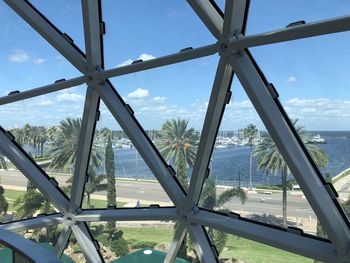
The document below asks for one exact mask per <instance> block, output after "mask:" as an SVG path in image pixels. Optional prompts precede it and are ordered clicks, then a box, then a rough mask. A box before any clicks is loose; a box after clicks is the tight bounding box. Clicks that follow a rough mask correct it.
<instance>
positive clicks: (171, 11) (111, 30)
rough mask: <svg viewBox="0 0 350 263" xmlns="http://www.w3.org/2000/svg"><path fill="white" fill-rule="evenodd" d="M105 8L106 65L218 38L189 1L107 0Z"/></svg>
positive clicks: (158, 55)
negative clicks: (209, 29) (213, 35)
mask: <svg viewBox="0 0 350 263" xmlns="http://www.w3.org/2000/svg"><path fill="white" fill-rule="evenodd" d="M102 10H103V12H102V13H103V20H104V22H105V23H106V35H105V36H104V47H105V54H106V58H105V64H106V68H111V67H113V68H114V67H116V66H121V65H127V64H130V63H131V62H132V61H135V60H139V59H142V60H148V59H152V58H154V57H160V56H164V55H168V54H171V53H177V52H179V51H180V50H181V49H183V48H187V47H193V48H195V47H200V46H204V45H209V44H213V43H215V42H216V39H214V37H212V36H211V34H210V32H209V31H208V30H207V28H206V27H205V26H204V24H203V23H202V21H201V20H200V19H199V18H198V17H197V16H196V14H195V13H194V12H193V10H192V9H191V7H190V6H189V5H188V4H187V3H186V1H160V0H156V1H151V2H150V1H113V0H104V1H102ZM146 10H147V11H146Z"/></svg>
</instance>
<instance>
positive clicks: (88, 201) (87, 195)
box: [86, 193, 91, 208]
mask: <svg viewBox="0 0 350 263" xmlns="http://www.w3.org/2000/svg"><path fill="white" fill-rule="evenodd" d="M86 197H87V200H86V204H87V207H88V208H91V203H90V194H89V193H86Z"/></svg>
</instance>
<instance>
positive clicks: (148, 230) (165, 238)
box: [118, 227, 174, 244]
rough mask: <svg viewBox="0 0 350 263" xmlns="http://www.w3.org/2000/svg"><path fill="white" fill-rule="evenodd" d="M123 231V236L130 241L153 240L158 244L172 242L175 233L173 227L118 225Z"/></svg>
mask: <svg viewBox="0 0 350 263" xmlns="http://www.w3.org/2000/svg"><path fill="white" fill-rule="evenodd" d="M118 229H119V230H122V231H123V233H124V234H123V237H124V238H125V239H126V240H127V241H128V243H132V242H141V241H153V242H156V243H157V244H164V243H166V244H170V243H171V241H172V239H173V235H174V228H173V227H118Z"/></svg>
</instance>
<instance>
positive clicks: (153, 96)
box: [0, 0, 350, 130]
mask: <svg viewBox="0 0 350 263" xmlns="http://www.w3.org/2000/svg"><path fill="white" fill-rule="evenodd" d="M31 2H32V3H33V4H34V5H35V6H36V7H37V8H38V9H39V10H40V11H41V12H42V13H43V14H45V15H46V16H47V17H48V18H49V19H50V20H51V21H52V22H53V23H54V24H55V25H56V26H57V27H58V28H59V29H61V31H63V32H66V33H68V34H69V35H70V36H71V37H72V38H73V39H74V41H75V43H76V44H77V45H78V46H79V47H80V48H81V49H82V50H84V49H85V47H84V39H83V24H82V15H81V6H80V1H77V0H74V1H68V0H62V1H53V0H51V1H39V0H35V1H33V0H32V1H31ZM102 3H103V18H104V21H105V23H106V29H107V34H106V35H105V37H104V46H105V67H106V68H114V67H117V66H120V65H125V64H128V63H130V62H131V61H132V60H136V59H140V58H141V59H144V60H146V59H152V58H155V57H160V56H164V55H167V54H170V53H176V52H178V51H179V50H180V49H182V48H185V47H189V46H192V47H194V48H195V47H200V46H203V45H208V44H212V43H215V39H214V38H213V37H212V36H211V34H210V33H209V31H208V30H207V29H206V27H205V26H204V25H203V24H202V22H201V21H200V20H199V18H198V17H197V16H196V15H194V12H193V11H192V9H191V8H190V6H189V5H188V4H187V3H186V1H175V0H172V1H161V0H157V1H156V0H139V1H126V0H125V1H113V0H103V1H102ZM223 3H224V1H218V4H219V6H221V7H222V8H223ZM347 14H350V1H348V0H342V1H334V0H333V1H332V0H310V1H301V0H298V1H297V0H295V1H272V0H264V1H259V0H252V1H251V8H250V15H249V20H248V21H249V22H248V28H247V34H256V33H259V32H265V31H270V30H274V29H279V28H283V27H285V26H286V25H287V24H289V23H291V22H294V21H297V20H305V21H306V22H312V21H317V20H321V19H327V18H331V17H334V16H342V15H347ZM0 34H1V36H2V41H1V49H0V69H1V72H2V74H1V78H0V95H1V96H3V95H6V94H7V93H8V92H9V91H12V90H27V89H31V88H35V87H38V86H42V85H46V84H49V83H52V82H54V81H55V80H57V79H61V78H66V79H68V78H72V77H76V76H80V73H79V72H78V71H77V70H75V69H74V67H72V66H71V65H70V64H69V63H68V62H67V61H66V60H65V59H64V58H63V57H62V56H61V55H60V54H59V53H58V52H57V51H55V49H54V48H52V47H51V46H50V45H49V44H48V43H47V42H46V41H45V40H44V39H42V38H41V37H40V36H39V35H38V34H37V33H36V32H35V31H34V30H33V29H31V28H30V27H29V26H28V25H27V24H26V23H25V22H24V21H22V20H21V19H20V17H19V16H18V15H17V14H15V13H14V12H13V11H12V10H11V9H10V8H9V7H7V5H6V4H5V3H3V2H0ZM349 37H350V34H349V33H348V32H346V33H338V34H333V35H329V36H321V37H315V38H311V39H305V40H297V41H293V42H289V43H280V44H275V45H267V46H263V47H256V48H252V49H251V52H252V54H253V55H254V57H255V58H256V60H257V62H258V64H259V66H260V67H261V69H262V70H263V72H264V73H265V75H266V77H267V78H268V80H269V81H270V82H272V83H274V85H275V87H276V88H277V89H278V91H279V93H280V99H281V101H282V104H283V105H284V106H285V108H286V110H287V112H288V113H289V115H290V116H291V117H292V118H299V119H300V122H301V123H303V124H304V125H305V126H306V128H307V129H309V130H350V128H349V127H350V96H349V88H350V87H349V86H350V83H349V80H348V79H349V78H348V74H347V73H348V72H349V61H350V50H349V45H348V43H349V41H348V40H349ZM218 60H219V56H218V55H213V56H210V57H206V58H201V59H197V60H193V61H189V62H184V63H180V64H176V65H171V66H168V67H164V68H159V69H153V70H148V71H145V72H139V73H136V74H133V75H125V76H121V77H117V78H113V79H111V81H112V82H113V84H114V85H115V87H116V89H117V91H118V92H119V93H120V94H121V95H122V96H123V98H124V99H125V100H126V101H127V102H128V103H129V104H130V105H131V106H132V108H133V109H134V111H135V113H136V117H137V118H138V119H139V121H140V123H141V124H142V125H143V126H144V127H145V128H146V129H159V128H160V127H161V125H162V123H163V122H164V121H165V120H166V119H171V118H177V117H180V118H186V119H189V120H190V125H191V126H193V127H195V128H196V129H201V128H202V125H203V120H204V117H205V111H206V107H207V104H208V99H209V96H210V92H211V88H212V83H213V80H214V76H215V71H216V67H217V63H218ZM232 91H233V97H232V99H231V103H230V104H229V105H228V106H227V109H226V112H225V115H224V118H223V122H222V125H221V129H223V130H236V129H238V128H241V127H244V126H246V125H247V124H249V123H250V122H252V123H254V124H256V125H258V127H259V128H261V129H264V128H263V125H262V123H261V121H260V120H259V117H258V116H257V114H256V112H255V110H254V108H253V106H252V104H251V103H250V102H249V100H248V98H247V96H246V95H245V93H244V91H243V89H242V87H241V85H240V84H239V82H238V81H237V79H235V80H234V82H233V86H232ZM85 92H86V87H85V86H79V87H75V88H71V89H69V90H64V91H60V92H56V93H53V94H48V95H45V96H40V97H37V98H33V99H29V100H25V101H22V102H20V103H12V104H9V105H3V106H0V125H2V126H4V127H14V126H19V127H20V126H23V125H24V124H25V123H30V124H33V125H56V124H58V123H59V121H60V120H62V119H64V118H66V117H81V114H82V109H83V103H84V97H85ZM101 112H102V116H101V120H100V122H99V124H98V127H104V126H107V127H110V128H113V129H117V128H118V125H117V124H116V123H115V121H114V119H113V117H112V116H111V114H110V113H108V110H107V109H106V107H105V106H104V105H102V106H101Z"/></svg>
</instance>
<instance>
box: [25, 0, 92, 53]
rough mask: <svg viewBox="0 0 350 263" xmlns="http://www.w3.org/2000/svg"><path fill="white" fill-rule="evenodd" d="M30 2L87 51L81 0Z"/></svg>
mask: <svg viewBox="0 0 350 263" xmlns="http://www.w3.org/2000/svg"><path fill="white" fill-rule="evenodd" d="M30 2H31V4H32V5H34V6H35V8H37V9H38V10H39V12H41V13H42V14H43V15H44V16H45V17H46V18H47V19H49V20H50V22H52V23H53V24H54V25H55V26H56V27H57V28H58V29H59V30H60V31H61V32H62V33H66V34H67V35H69V37H70V38H71V39H72V40H73V41H74V44H75V45H77V46H78V47H79V48H80V49H81V50H82V51H83V52H84V53H85V41H84V27H83V15H82V14H83V13H82V7H81V2H80V1H50V3H49V4H48V3H47V2H46V3H45V2H42V1H40V0H31V1H30ZM62 17H64V19H62Z"/></svg>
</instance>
